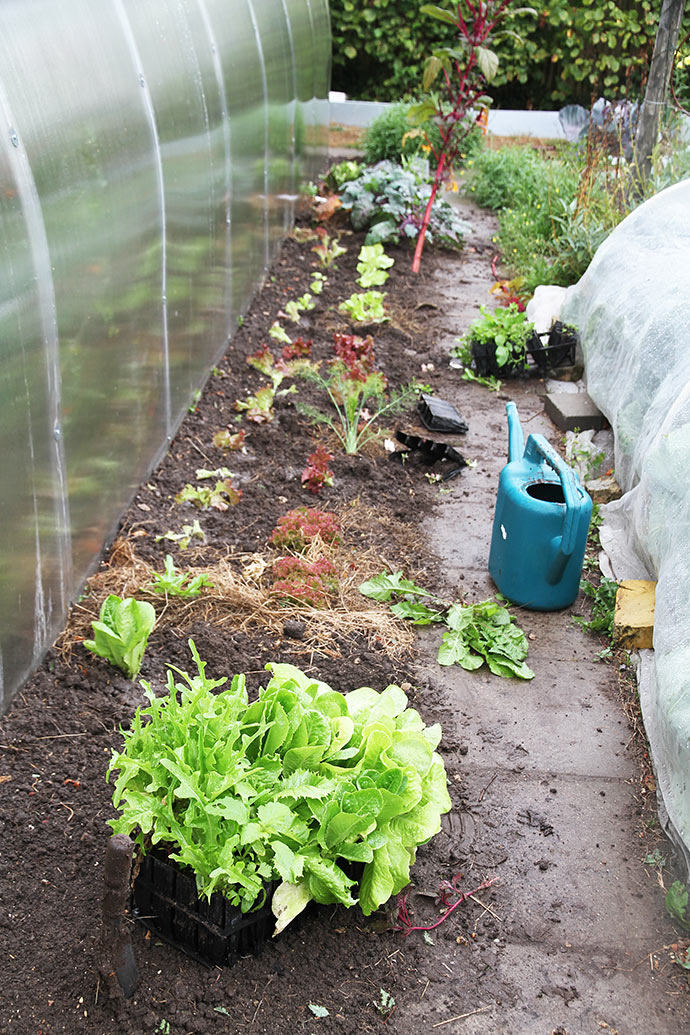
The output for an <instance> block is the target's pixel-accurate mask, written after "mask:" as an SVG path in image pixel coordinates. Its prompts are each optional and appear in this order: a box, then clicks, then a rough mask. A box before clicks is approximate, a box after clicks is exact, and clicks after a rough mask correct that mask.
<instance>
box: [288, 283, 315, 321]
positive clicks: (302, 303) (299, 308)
mask: <svg viewBox="0 0 690 1035" xmlns="http://www.w3.org/2000/svg"><path fill="white" fill-rule="evenodd" d="M315 304H316V303H315V302H314V300H313V299H312V296H311V295H310V294H309V292H308V291H307V292H306V294H304V295H300V297H299V298H297V299H294V298H293V299H291V300H290V301H289V302H287V303H286V304H285V305H284V306H283V309H284V310H285V315H286V316H287V317H288V318H289V319H290V320H292V322H293V323H299V321H300V318H301V314H302V313H306V312H308V311H309V310H310V309H313V308H314V306H315Z"/></svg>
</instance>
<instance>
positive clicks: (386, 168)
mask: <svg viewBox="0 0 690 1035" xmlns="http://www.w3.org/2000/svg"><path fill="white" fill-rule="evenodd" d="M430 195H431V184H430V183H429V182H428V180H427V179H426V175H425V170H423V169H422V168H420V165H419V163H417V164H415V163H414V162H409V163H406V165H405V166H400V165H396V164H395V162H379V163H378V164H377V165H373V166H371V167H369V168H367V169H365V170H364V172H363V173H362V175H361V176H359V177H358V178H357V179H356V180H352V181H351V182H350V183H348V184H347V185H346V186H345V188H344V190H343V191H342V193H341V195H340V198H341V201H342V207H343V209H344V210H345V211H346V212H349V213H350V220H351V222H352V226H353V228H354V229H355V230H366V229H367V228H368V230H369V232H368V233H367V236H366V241H365V243H366V244H376V243H377V242H379V241H380V242H384V241H395V242H396V243H397V242H398V241H399V240H400V236H401V235H402V236H403V237H407V238H415V237H416V236H417V234H418V233H419V228H420V227H421V225H422V218H423V215H424V209H425V207H426V203H427V201H428V199H429V197H430ZM468 229H469V227H468V226H467V224H466V223H465V222H464V221H463V220H462V219H460V218H459V217H458V216H457V215H456V213H455V211H454V210H453V208H452V207H451V205H449V204H448V202H447V201H444V200H443V199H442V198H438V197H437V198H436V201H435V202H434V206H433V208H432V212H431V222H430V224H429V230H428V231H427V240H428V241H429V242H430V243H431V242H433V241H436V243H437V244H440V245H443V246H444V247H447V248H461V247H462V244H463V238H464V234H465V233H467V231H468Z"/></svg>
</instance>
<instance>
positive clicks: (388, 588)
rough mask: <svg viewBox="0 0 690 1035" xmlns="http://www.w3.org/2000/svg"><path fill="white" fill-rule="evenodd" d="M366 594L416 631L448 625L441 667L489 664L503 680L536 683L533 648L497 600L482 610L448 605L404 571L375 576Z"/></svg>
mask: <svg viewBox="0 0 690 1035" xmlns="http://www.w3.org/2000/svg"><path fill="white" fill-rule="evenodd" d="M359 591H360V593H362V594H363V595H364V596H365V597H369V598H371V599H372V600H378V601H380V602H381V603H390V602H391V600H393V599H394V598H396V600H395V603H393V604H391V611H392V612H393V614H394V615H396V616H397V617H398V618H404V619H406V620H407V621H410V622H413V624H414V625H431V624H432V623H435V622H442V623H444V624H445V625H446V626H447V629H446V632H444V634H443V640H442V643H441V646H440V648H439V652H438V662H439V664H440V665H460V666H461V667H462V668H464V669H467V670H468V671H473V670H474V669H478V668H481V666H482V665H483V664H484V663H486V664H487V665H488V667H489V670H490V671H491V672H493V674H494V675H497V676H507V677H510V676H518V677H519V678H520V679H532V678H533V677H534V672H533V671H532V669H531V668H529V666H528V665H527V664H526V663H525V658H526V657H527V651H528V648H529V644H528V642H527V637H526V636H525V634H524V632H523V631H522V629H521V628H520V627H519V625H517V624H516V622H515V619H514V618H513V616H512V615H511V614H510V612H509V611H508V609H507V608H506V607H504V606H503V605H502V604H500V603H499V602H498V601H496V600H482V601H481V602H480V603H478V604H459V603H454V604H447V603H444V602H443V601H442V600H441V599H440V598H439V597H435V596H433V595H432V594H430V593H428V592H427V590H425V589H423V588H422V587H421V586H417V585H416V584H415V583H414V582H411V581H410V580H409V579H406V578H404V577H403V573H402V572H401V571H398V572H395V573H394V574H389V573H388V572H383V573H382V574H380V575H375V576H374V577H373V578H371V579H369V580H368V581H367V582H363V583H362V584H361V586H360V587H359Z"/></svg>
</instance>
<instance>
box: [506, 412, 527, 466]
mask: <svg viewBox="0 0 690 1035" xmlns="http://www.w3.org/2000/svg"><path fill="white" fill-rule="evenodd" d="M506 416H507V417H508V460H519V459H520V458H521V457H522V454H523V453H524V451H525V436H524V435H523V433H522V427H521V425H520V418H519V417H518V411H517V406H516V405H515V403H514V402H509V403H506Z"/></svg>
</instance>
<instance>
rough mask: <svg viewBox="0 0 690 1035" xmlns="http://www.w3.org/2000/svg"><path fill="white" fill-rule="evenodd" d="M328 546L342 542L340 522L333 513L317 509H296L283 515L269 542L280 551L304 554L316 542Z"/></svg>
mask: <svg viewBox="0 0 690 1035" xmlns="http://www.w3.org/2000/svg"><path fill="white" fill-rule="evenodd" d="M316 539H320V540H321V542H322V543H325V544H326V545H327V546H334V545H335V544H336V543H339V542H340V522H339V521H338V517H337V515H336V514H334V513H333V512H332V511H329V510H319V509H318V508H317V507H296V508H295V509H294V510H289V511H288V513H287V514H283V516H282V517H281V518H279V519H278V524H277V525H276V527H275V528H274V529H273V531H272V532H271V535H270V536H269V539H268V542H269V545H270V546H275V547H277V548H278V549H280V550H290V551H291V552H292V553H304V551H305V550H308V549H309V547H310V546H311V544H312V543H313V542H314V540H316Z"/></svg>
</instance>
